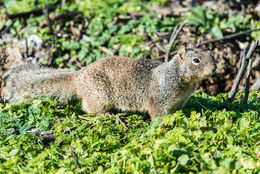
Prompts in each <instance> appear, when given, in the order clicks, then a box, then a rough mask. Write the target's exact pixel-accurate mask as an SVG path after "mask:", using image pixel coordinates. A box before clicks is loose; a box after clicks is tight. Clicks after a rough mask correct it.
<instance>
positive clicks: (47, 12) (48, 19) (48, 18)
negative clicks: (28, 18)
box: [42, 3, 53, 34]
mask: <svg viewBox="0 0 260 174" xmlns="http://www.w3.org/2000/svg"><path fill="white" fill-rule="evenodd" d="M42 11H43V13H44V16H45V19H46V21H47V24H48V27H49V30H50V33H51V34H53V29H52V22H51V19H50V15H49V10H48V9H47V8H46V6H45V4H44V3H43V4H42Z"/></svg>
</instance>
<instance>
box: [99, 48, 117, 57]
mask: <svg viewBox="0 0 260 174" xmlns="http://www.w3.org/2000/svg"><path fill="white" fill-rule="evenodd" d="M98 48H99V49H100V50H101V51H103V52H104V53H106V54H109V55H111V56H114V53H113V52H112V51H111V50H109V49H108V48H106V47H103V46H99V47H98Z"/></svg>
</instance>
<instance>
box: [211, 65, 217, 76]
mask: <svg viewBox="0 0 260 174" xmlns="http://www.w3.org/2000/svg"><path fill="white" fill-rule="evenodd" d="M213 66H214V67H213V69H212V73H211V74H212V75H213V74H216V70H217V65H216V64H214V65H213Z"/></svg>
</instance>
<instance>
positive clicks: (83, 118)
mask: <svg viewBox="0 0 260 174" xmlns="http://www.w3.org/2000/svg"><path fill="white" fill-rule="evenodd" d="M78 117H79V118H81V119H82V120H87V121H90V119H89V118H86V117H82V116H80V115H79V116H78Z"/></svg>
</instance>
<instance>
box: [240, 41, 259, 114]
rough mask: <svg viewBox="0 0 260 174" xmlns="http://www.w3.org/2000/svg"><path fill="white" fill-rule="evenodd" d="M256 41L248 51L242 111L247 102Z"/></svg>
mask: <svg viewBox="0 0 260 174" xmlns="http://www.w3.org/2000/svg"><path fill="white" fill-rule="evenodd" d="M258 41H259V40H257V41H256V42H254V43H252V45H251V47H250V49H249V51H248V53H247V54H248V56H249V57H248V58H249V64H248V69H247V77H246V89H245V96H244V102H243V107H242V109H245V108H246V107H247V100H248V95H249V85H250V84H249V82H250V75H251V71H252V63H253V58H252V57H253V54H254V51H255V49H256V47H257V45H258Z"/></svg>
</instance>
